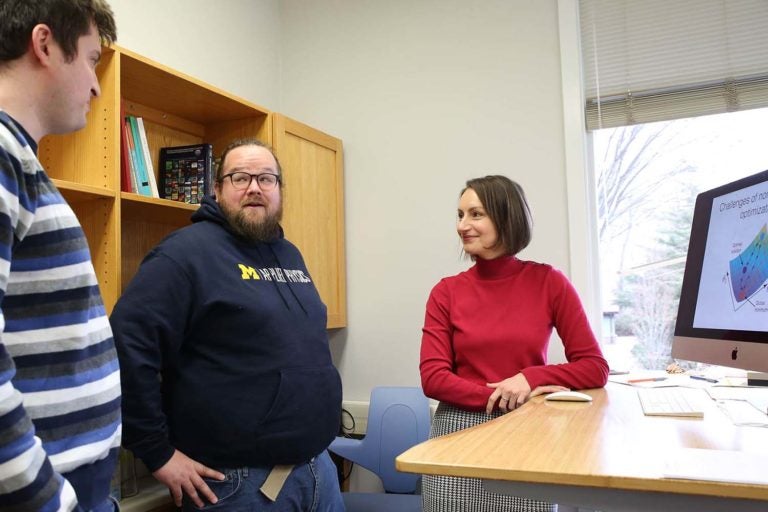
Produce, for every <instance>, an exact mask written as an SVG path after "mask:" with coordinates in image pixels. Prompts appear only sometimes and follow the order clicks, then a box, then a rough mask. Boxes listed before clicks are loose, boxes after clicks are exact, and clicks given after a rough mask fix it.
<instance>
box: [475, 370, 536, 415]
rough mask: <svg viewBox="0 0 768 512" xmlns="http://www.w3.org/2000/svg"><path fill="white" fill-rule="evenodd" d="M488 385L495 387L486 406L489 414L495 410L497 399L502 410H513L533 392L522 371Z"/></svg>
mask: <svg viewBox="0 0 768 512" xmlns="http://www.w3.org/2000/svg"><path fill="white" fill-rule="evenodd" d="M486 386H488V387H489V388H493V393H491V396H490V397H489V398H488V404H487V405H486V406H485V412H487V413H488V414H491V413H492V412H493V408H494V406H495V405H496V402H497V401H498V403H499V409H500V410H501V411H503V412H509V411H513V410H515V409H517V408H518V407H520V406H521V405H523V404H524V403H525V401H526V400H528V395H529V394H530V393H531V386H530V384H528V379H526V378H525V375H523V374H522V373H518V374H517V375H515V376H514V377H510V378H508V379H504V380H502V381H501V382H489V383H487V384H486Z"/></svg>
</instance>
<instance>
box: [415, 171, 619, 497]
mask: <svg viewBox="0 0 768 512" xmlns="http://www.w3.org/2000/svg"><path fill="white" fill-rule="evenodd" d="M457 231H458V233H459V236H460V237H461V240H462V244H463V248H464V252H465V253H466V254H468V255H469V256H470V257H471V258H472V260H473V261H474V262H475V265H474V266H472V267H471V268H470V269H469V270H467V271H465V272H462V273H460V274H458V275H456V276H452V277H447V278H445V279H443V280H441V281H440V282H439V283H438V284H437V285H436V286H435V287H434V288H433V289H432V293H431V294H430V296H429V300H428V301H427V311H426V316H425V319H424V329H423V336H422V341H421V363H420V370H421V382H422V386H423V388H424V393H425V394H426V395H427V396H429V397H431V398H434V399H436V400H439V401H440V404H439V405H438V408H437V412H436V413H435V418H434V421H433V425H432V432H431V434H430V436H431V437H436V436H439V435H444V434H448V433H450V432H455V431H457V430H461V429H464V428H468V427H471V426H473V425H477V424H479V423H483V422H485V421H488V420H490V419H493V418H495V417H497V416H499V415H500V414H503V413H506V412H509V411H511V410H514V409H515V408H517V407H519V406H521V405H523V404H524V403H525V402H526V401H527V400H528V399H529V398H530V397H532V396H536V395H539V394H542V393H548V392H552V391H557V390H561V389H565V388H569V389H574V388H575V389H584V388H595V387H602V386H604V385H605V383H606V380H607V378H608V363H607V362H606V361H605V358H604V357H603V355H602V352H601V351H600V347H599V345H598V344H597V340H596V339H595V336H594V334H593V333H592V330H591V328H590V326H589V322H588V321H587V317H586V315H585V314H584V310H583V308H582V306H581V301H580V300H579V297H578V295H577V294H576V291H575V290H574V288H573V286H572V285H571V283H570V282H569V281H568V279H567V278H566V277H565V276H564V275H563V274H562V273H561V272H559V271H558V270H555V269H554V268H552V267H551V266H549V265H545V264H542V263H535V262H531V261H523V260H519V259H517V257H516V256H515V255H516V254H517V253H519V252H520V251H522V250H523V249H524V248H525V247H526V246H527V245H528V243H529V242H530V240H531V216H530V210H529V208H528V203H527V202H526V199H525V195H524V193H523V190H522V188H521V187H520V186H519V185H518V184H517V183H515V182H513V181H511V180H510V179H509V178H507V177H505V176H486V177H484V178H476V179H473V180H469V181H468V182H467V186H466V188H465V189H464V190H463V191H462V193H461V197H460V199H459V208H458V222H457ZM553 327H554V328H555V329H557V333H558V335H559V336H560V338H561V339H562V340H563V345H564V346H565V356H566V358H567V360H568V362H567V363H564V364H547V346H548V344H549V339H550V335H551V333H552V328H553ZM423 495H424V511H425V512H434V511H443V510H475V509H477V510H481V509H482V510H484V511H493V510H500V511H501V510H503V511H510V510H512V511H525V512H529V511H531V512H538V511H547V512H551V511H553V510H556V505H552V504H550V503H546V502H543V501H535V500H529V499H523V498H517V497H513V496H504V495H500V494H494V493H488V492H485V491H484V490H483V488H482V485H481V483H480V481H479V480H475V479H468V478H455V477H435V476H425V477H424V482H423ZM481 503H482V504H481Z"/></svg>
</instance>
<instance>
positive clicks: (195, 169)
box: [120, 115, 215, 204]
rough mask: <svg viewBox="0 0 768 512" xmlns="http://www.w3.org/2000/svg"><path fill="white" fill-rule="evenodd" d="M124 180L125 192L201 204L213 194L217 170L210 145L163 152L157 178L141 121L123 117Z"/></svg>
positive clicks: (164, 149)
mask: <svg viewBox="0 0 768 512" xmlns="http://www.w3.org/2000/svg"><path fill="white" fill-rule="evenodd" d="M121 139H122V140H121V142H122V146H121V165H120V167H121V178H120V181H121V183H120V188H121V190H122V191H123V192H132V193H134V194H139V195H142V196H147V197H159V198H163V199H170V200H172V201H180V202H182V203H190V204H199V203H200V202H201V201H202V199H203V196H205V195H210V194H211V193H212V192H213V180H214V179H215V169H214V162H213V147H212V146H211V144H207V143H201V144H191V145H185V146H169V147H164V148H160V154H159V158H158V160H157V161H158V167H159V169H158V173H157V174H155V169H154V165H153V163H152V153H151V150H150V147H149V144H148V143H147V132H146V129H145V127H144V120H143V119H142V118H141V117H136V116H130V115H126V116H123V117H122V133H121Z"/></svg>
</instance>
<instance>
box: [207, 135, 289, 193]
mask: <svg viewBox="0 0 768 512" xmlns="http://www.w3.org/2000/svg"><path fill="white" fill-rule="evenodd" d="M241 146H258V147H260V148H264V149H266V150H267V151H269V152H270V153H272V156H273V157H274V159H275V162H276V163H277V174H278V176H280V184H281V185H282V184H283V168H282V167H281V166H280V160H278V159H277V155H275V151H274V150H273V149H272V148H271V147H270V146H269V144H265V143H264V142H261V141H260V140H259V139H236V140H233V141H232V142H230V143H229V145H228V146H227V147H226V148H224V151H222V152H221V158H219V163H218V165H217V166H216V181H219V180H220V179H221V171H222V169H223V168H224V160H225V159H226V158H227V155H228V154H229V152H230V151H232V150H233V149H235V148H239V147H241Z"/></svg>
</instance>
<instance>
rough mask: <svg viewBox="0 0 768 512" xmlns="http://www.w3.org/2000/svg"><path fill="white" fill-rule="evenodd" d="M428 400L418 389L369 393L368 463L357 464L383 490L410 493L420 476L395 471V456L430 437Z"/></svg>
mask: <svg viewBox="0 0 768 512" xmlns="http://www.w3.org/2000/svg"><path fill="white" fill-rule="evenodd" d="M429 427H430V411H429V400H428V399H427V397H425V396H424V392H423V391H422V390H421V388H419V387H395V386H380V387H376V388H374V389H373V390H372V391H371V401H370V404H369V406H368V427H367V431H366V434H365V438H364V439H363V444H365V445H366V447H365V450H364V452H365V454H366V458H367V459H368V460H367V461H359V463H360V464H361V465H362V466H364V467H366V468H368V469H370V470H371V471H373V472H374V473H376V474H377V475H378V476H379V478H381V481H382V484H383V486H384V490H386V491H387V492H396V493H413V492H415V491H416V487H417V485H418V479H419V475H416V474H413V473H401V472H399V471H397V470H396V469H395V457H397V456H398V455H400V454H401V453H403V452H404V451H405V450H407V449H408V448H410V447H412V446H414V445H417V444H419V443H421V442H423V441H426V440H427V439H428V438H429Z"/></svg>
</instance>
